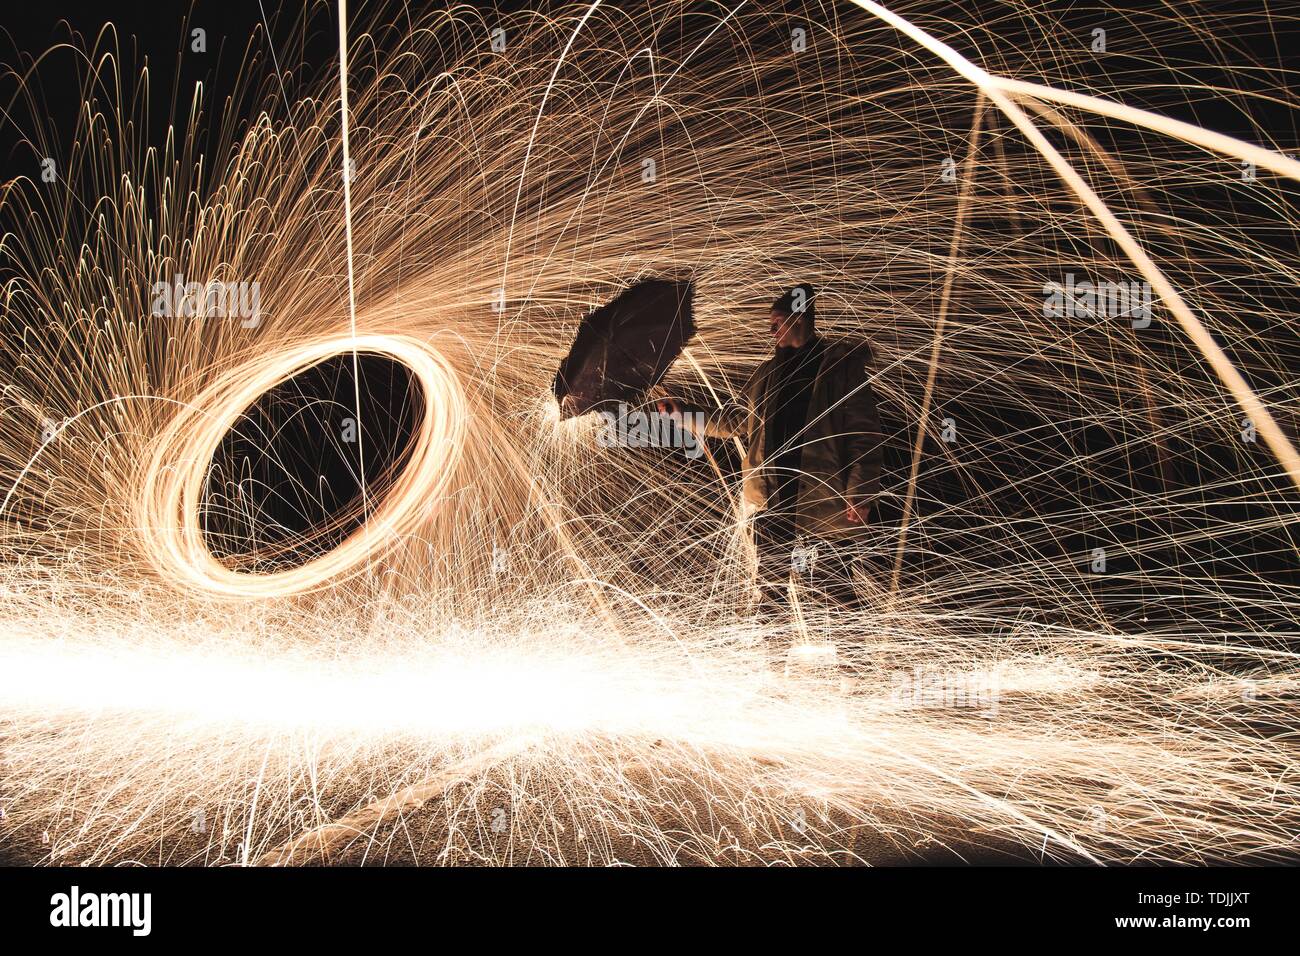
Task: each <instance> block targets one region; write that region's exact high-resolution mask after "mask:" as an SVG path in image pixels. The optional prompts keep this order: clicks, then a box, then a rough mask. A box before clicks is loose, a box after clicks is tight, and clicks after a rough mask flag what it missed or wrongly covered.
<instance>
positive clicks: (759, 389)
mask: <svg viewBox="0 0 1300 956" xmlns="http://www.w3.org/2000/svg"><path fill="white" fill-rule="evenodd" d="M823 341H824V348H823V349H822V360H821V367H820V368H819V369H818V371H817V374H816V377H815V378H814V380H813V386H812V395H811V397H810V398H809V401H808V419H807V424H806V425H805V426H804V428H803V429H802V430H801V431H799V432H798V433H797V434H796V435H795V437H794V439H793V441H795V442H797V443H800V444H802V445H803V458H802V461H801V464H800V469H801V472H802V474H801V475H800V477H799V493H798V497H797V499H796V505H795V508H796V511H795V527H796V529H797V530H798V531H799V532H800V533H801V534H808V535H812V536H815V537H820V538H839V537H844V536H845V535H849V534H853V533H854V532H856V531H859V530H861V526H860V525H852V524H849V523H848V522H847V521H846V520H845V518H844V509H845V507H846V505H847V504H848V503H849V502H850V501H852V502H853V503H854V504H855V505H859V506H861V505H871V504H872V502H873V499H874V498H875V497H876V495H877V494H878V493H879V491H880V469H881V459H882V455H883V448H882V443H883V440H882V436H881V433H880V416H879V414H878V413H877V411H876V396H875V393H874V392H872V390H871V383H870V380H869V375H868V371H867V369H868V367H869V366H870V364H871V347H870V346H869V345H868V344H867V343H866V342H863V341H854V340H848V339H830V338H824V339H823ZM775 366H776V360H775V359H774V358H773V359H768V360H767V361H765V362H763V363H761V364H760V365H759V366H758V368H756V369H755V370H754V373H753V374H752V375H751V376H750V377H749V380H748V381H747V382H746V383H745V387H744V389H743V390H742V392H741V394H740V396H739V397H738V398H737V399H736V400H735V401H733V402H731V403H729V404H727V405H725V406H724V407H722V408H720V409H717V410H716V411H713V412H708V413H706V418H705V434H706V435H708V436H709V437H711V438H739V439H740V440H741V442H742V443H743V444H744V446H745V462H744V470H745V487H744V493H745V501H746V503H747V504H748V505H749V507H750V510H752V511H762V510H764V509H766V508H767V507H768V503H769V501H770V500H771V499H772V496H773V495H774V493H775V488H776V476H775V475H772V474H770V473H769V470H768V469H765V468H764V467H763V457H764V452H765V449H766V441H765V438H766V435H765V431H766V428H767V423H768V422H769V421H770V420H771V415H772V413H773V412H774V411H775V409H774V408H773V407H772V406H773V405H774V404H775V403H776V401H777V392H778V391H779V389H780V384H781V383H780V377H779V376H778V375H776V374H775Z"/></svg>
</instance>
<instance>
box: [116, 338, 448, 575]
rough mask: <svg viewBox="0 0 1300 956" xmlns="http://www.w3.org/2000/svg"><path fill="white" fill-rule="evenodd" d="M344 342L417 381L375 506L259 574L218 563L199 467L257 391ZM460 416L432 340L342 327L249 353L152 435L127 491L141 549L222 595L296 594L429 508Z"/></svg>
mask: <svg viewBox="0 0 1300 956" xmlns="http://www.w3.org/2000/svg"><path fill="white" fill-rule="evenodd" d="M353 351H356V352H364V353H366V354H378V355H383V356H387V357H389V358H391V359H393V360H395V361H397V362H400V363H402V364H403V365H404V366H406V367H407V368H408V369H409V370H410V371H411V373H412V374H413V375H414V377H415V380H416V381H417V382H419V384H420V388H421V392H422V396H423V412H424V415H423V419H422V421H421V423H420V426H419V428H418V430H417V431H416V433H415V434H414V435H413V436H412V450H411V454H410V458H409V459H408V460H407V463H406V466H405V467H404V468H403V469H402V470H401V472H400V473H399V474H397V475H396V476H395V477H394V479H393V482H392V484H391V485H390V486H389V488H388V489H387V492H386V494H385V495H384V499H383V502H382V504H381V505H380V507H379V508H378V510H377V511H376V512H375V513H374V514H373V515H371V516H370V517H369V518H368V520H366V522H365V523H364V524H362V526H361V527H360V528H358V529H357V530H356V531H355V532H354V533H353V534H352V535H350V536H349V537H348V538H347V539H345V540H344V541H343V543H342V544H340V545H339V546H338V547H336V548H334V549H332V550H331V551H329V552H328V553H326V554H323V555H320V556H319V557H316V558H314V559H312V560H310V561H308V562H307V563H305V564H303V565H301V566H299V567H296V568H291V569H287V570H282V571H275V572H270V573H265V574H252V573H247V572H242V571H237V570H233V569H231V568H228V567H226V566H225V565H223V564H222V563H221V562H220V561H218V560H217V559H216V558H215V557H214V556H213V554H212V552H211V551H210V550H209V549H208V545H207V542H206V540H205V539H204V534H203V530H202V528H201V527H200V522H199V506H200V501H201V500H202V495H203V489H204V485H205V483H206V480H207V475H208V469H209V467H210V464H211V462H212V458H213V456H214V455H215V454H216V451H217V448H218V446H219V445H220V443H221V440H222V439H223V438H224V437H225V435H226V434H227V433H228V432H229V431H230V430H231V429H232V428H234V427H235V423H236V422H237V421H238V419H239V416H240V415H242V414H243V413H244V412H245V411H246V410H247V409H248V408H249V407H251V406H252V405H253V404H254V403H255V402H256V401H257V400H258V399H259V398H261V396H262V395H264V394H265V393H266V392H268V391H269V390H271V389H272V388H274V387H275V386H277V385H279V384H281V383H283V382H285V381H288V380H289V379H291V378H293V377H294V376H296V375H298V374H300V373H302V372H304V371H306V370H307V369H309V368H311V367H313V366H315V365H318V364H319V363H320V362H322V361H325V360H326V359H329V358H333V357H335V356H338V355H344V354H348V353H351V352H353ZM466 417H467V416H466V405H465V396H464V392H463V390H462V389H461V385H460V380H459V378H458V377H457V375H456V372H455V370H454V369H453V368H452V367H451V366H450V365H449V364H448V363H447V361H446V359H445V358H443V356H442V355H441V354H439V353H438V352H437V351H436V350H434V349H432V348H431V347H430V346H428V345H427V344H426V343H424V342H421V341H419V340H417V339H414V338H410V337H408V336H403V335H361V336H356V337H353V336H351V335H345V336H340V337H336V338H331V339H326V340H324V341H316V342H311V343H309V344H306V345H302V346H298V347H295V348H293V349H290V350H288V351H283V352H278V353H274V354H272V355H268V356H264V357H259V358H258V359H255V360H254V361H252V362H249V363H247V364H245V365H242V366H240V367H239V368H236V369H234V370H232V371H231V372H229V373H227V374H224V375H223V376H222V377H221V378H220V380H219V381H217V382H216V383H215V384H214V385H212V386H211V387H209V388H208V389H207V390H205V391H204V392H203V393H202V394H200V395H199V397H198V398H196V399H195V400H194V402H193V403H192V404H191V405H190V406H189V407H188V408H187V409H186V411H185V412H183V413H182V414H181V415H179V416H177V417H176V419H175V420H173V421H172V422H171V423H170V424H169V425H168V426H167V428H166V429H164V430H163V432H162V433H161V434H160V435H159V436H158V439H157V441H156V443H155V444H154V446H153V450H152V451H151V453H150V455H149V458H148V460H147V462H146V466H145V472H144V475H143V480H142V481H141V483H140V488H141V492H140V495H139V498H138V499H137V507H138V509H139V514H138V519H139V520H138V521H137V526H138V527H139V529H140V532H141V534H142V536H143V543H144V550H145V553H146V555H147V556H148V558H149V560H150V561H151V563H152V564H153V566H154V567H155V569H156V570H157V571H158V573H159V574H161V575H162V577H163V578H164V579H165V580H167V581H169V582H170V583H172V584H174V585H178V586H181V587H189V588H195V589H198V590H202V591H205V592H209V593H212V594H216V595H219V596H224V597H232V598H267V597H282V596H285V595H290V594H299V593H302V592H305V591H310V590H314V589H318V588H320V587H322V586H324V585H326V584H328V583H330V582H335V581H338V580H341V579H344V578H347V577H350V576H352V575H354V574H356V573H358V572H359V571H360V570H361V568H362V567H363V565H364V562H365V560H366V558H367V557H369V556H371V555H373V554H374V553H375V552H376V551H377V550H381V549H383V548H385V547H387V546H389V545H391V544H392V543H394V542H395V541H397V540H398V539H400V538H401V537H403V536H405V535H408V534H410V533H412V532H414V531H415V530H416V528H417V527H418V526H419V525H420V524H421V523H423V522H424V521H426V520H427V519H428V518H429V517H430V516H431V515H432V514H433V513H434V512H435V511H436V510H437V507H438V503H439V502H440V501H441V500H442V498H443V495H444V493H445V492H446V490H447V487H448V484H449V483H450V481H451V477H452V475H453V473H454V472H455V470H456V465H457V463H458V462H459V460H460V455H461V449H462V447H463V444H464V433H465V421H466Z"/></svg>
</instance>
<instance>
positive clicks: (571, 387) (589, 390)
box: [554, 279, 695, 418]
mask: <svg viewBox="0 0 1300 956" xmlns="http://www.w3.org/2000/svg"><path fill="white" fill-rule="evenodd" d="M692 292H693V289H692V285H691V283H690V282H688V281H679V280H675V279H646V280H645V281H643V282H638V283H637V284H636V285H633V286H631V287H629V288H627V289H624V290H623V291H622V292H621V293H619V295H618V297H617V298H615V299H614V300H613V301H612V302H610V303H608V304H606V305H603V306H601V307H600V308H599V309H596V311H594V312H592V313H591V314H590V315H588V316H587V317H586V318H584V319H583V320H582V324H581V325H580V326H578V335H577V337H576V338H575V339H574V341H573V348H571V349H570V350H569V354H568V355H567V356H566V357H565V359H564V361H563V362H561V363H560V370H559V372H558V373H557V374H556V376H555V385H554V390H555V397H556V399H557V400H558V401H559V403H560V413H561V415H562V416H563V417H564V418H573V417H574V416H577V415H583V414H586V413H587V412H589V411H592V410H593V409H595V408H597V407H598V406H600V405H603V404H606V403H614V402H627V403H628V404H637V403H638V402H640V401H641V400H642V398H643V397H644V396H645V394H646V392H648V391H649V390H650V389H651V388H653V387H654V386H655V385H658V384H659V380H660V379H662V378H663V377H664V373H665V372H667V371H668V366H670V365H672V364H673V361H674V360H675V359H676V358H677V356H678V355H680V354H681V351H682V347H683V346H684V345H685V344H686V343H687V342H688V341H690V339H691V336H693V335H694V334H695V320H694V318H693V317H692V315H691V295H692Z"/></svg>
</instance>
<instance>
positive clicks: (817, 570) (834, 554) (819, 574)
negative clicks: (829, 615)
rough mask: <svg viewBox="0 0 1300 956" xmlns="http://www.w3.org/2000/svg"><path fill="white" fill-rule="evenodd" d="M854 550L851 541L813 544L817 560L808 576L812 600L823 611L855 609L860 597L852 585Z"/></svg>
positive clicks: (855, 553) (856, 555) (854, 545)
mask: <svg viewBox="0 0 1300 956" xmlns="http://www.w3.org/2000/svg"><path fill="white" fill-rule="evenodd" d="M857 558H858V548H857V547H856V542H855V541H854V540H853V539H851V538H850V539H847V540H842V541H841V540H836V541H819V542H817V561H816V564H815V565H814V566H813V568H812V573H811V574H810V575H809V587H810V590H812V591H813V592H814V596H815V599H816V600H817V601H818V603H820V604H821V605H822V606H824V607H825V608H827V610H830V611H834V610H836V609H839V610H849V611H853V610H857V609H858V608H860V607H861V606H862V597H861V595H860V594H859V593H858V588H857V586H856V585H855V584H854V570H855V566H856V564H857Z"/></svg>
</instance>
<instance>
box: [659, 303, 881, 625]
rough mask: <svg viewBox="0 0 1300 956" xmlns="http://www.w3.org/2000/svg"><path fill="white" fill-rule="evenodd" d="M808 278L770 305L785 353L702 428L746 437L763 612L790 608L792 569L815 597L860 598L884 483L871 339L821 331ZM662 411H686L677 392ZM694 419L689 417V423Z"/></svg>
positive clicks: (847, 601) (747, 491) (779, 350)
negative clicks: (864, 536) (859, 577)
mask: <svg viewBox="0 0 1300 956" xmlns="http://www.w3.org/2000/svg"><path fill="white" fill-rule="evenodd" d="M813 296H814V290H813V287H812V286H811V285H809V284H807V283H802V284H800V285H797V286H795V287H794V288H793V289H790V290H789V291H788V292H786V293H785V294H784V295H782V296H780V297H779V298H778V299H777V300H776V301H775V302H774V303H772V308H771V311H770V313H769V315H768V323H769V325H770V328H771V334H772V341H773V344H774V345H775V347H776V351H775V353H774V355H773V356H772V358H770V359H768V360H766V361H764V362H762V363H761V364H760V365H759V366H758V368H756V369H755V370H754V372H753V374H752V375H751V376H750V377H749V380H748V382H747V383H746V385H745V387H744V389H743V390H742V393H741V395H740V397H739V399H738V400H737V401H734V402H732V403H730V404H728V405H727V406H725V407H723V408H721V409H718V410H716V411H713V412H708V413H706V416H705V418H704V421H705V434H706V435H707V436H709V437H711V438H740V439H741V440H742V442H743V443H744V445H745V461H744V497H745V501H746V503H747V504H748V505H749V508H750V510H751V511H756V512H758V514H757V516H756V518H755V520H754V539H755V545H756V546H757V549H758V555H759V584H760V589H761V592H762V594H763V597H764V599H765V605H766V607H765V610H768V611H772V610H775V609H779V608H780V607H782V606H784V605H785V604H786V601H787V595H788V593H789V588H788V585H789V581H790V576H791V573H792V572H793V573H794V574H796V575H798V576H801V577H803V578H804V579H805V580H806V581H808V583H809V585H810V587H811V590H812V591H813V593H814V594H815V595H816V596H820V597H822V598H824V599H829V600H830V601H832V602H834V603H837V604H841V605H846V606H852V605H854V604H855V603H856V594H855V592H854V588H853V582H852V560H853V556H852V545H853V539H854V538H855V536H856V535H857V534H858V533H859V532H860V531H861V530H862V528H863V525H864V524H865V523H866V521H867V519H868V517H869V516H870V513H871V506H872V501H873V499H874V498H875V497H876V495H877V494H878V492H879V488H880V466H881V458H882V447H881V442H882V439H881V434H880V419H879V415H878V414H877V411H876V400H875V395H874V393H873V392H872V390H871V385H870V381H869V378H868V373H867V366H868V365H869V363H870V361H871V349H870V346H869V345H868V344H867V343H866V342H863V341H851V340H842V339H827V338H823V337H822V336H820V335H818V334H817V327H816V314H815V309H814V303H813ZM659 411H660V412H661V413H662V414H666V415H672V416H673V417H674V418H679V420H681V419H680V417H681V413H682V412H684V411H686V409H685V407H684V406H683V405H682V404H681V403H680V402H678V401H677V400H676V399H671V398H670V399H664V400H662V401H660V402H659ZM690 421H691V418H689V417H687V418H685V419H684V422H685V423H686V424H689V423H690Z"/></svg>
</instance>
